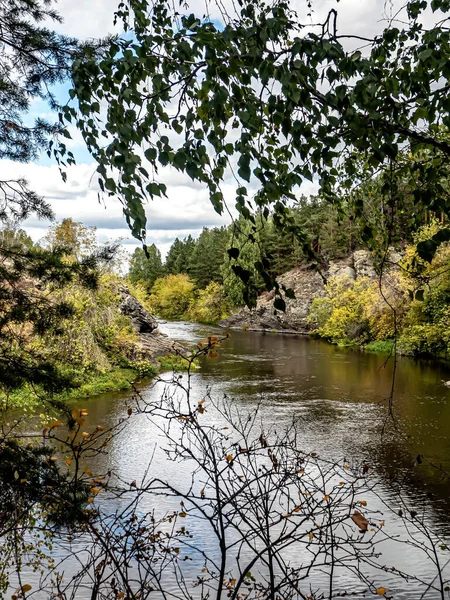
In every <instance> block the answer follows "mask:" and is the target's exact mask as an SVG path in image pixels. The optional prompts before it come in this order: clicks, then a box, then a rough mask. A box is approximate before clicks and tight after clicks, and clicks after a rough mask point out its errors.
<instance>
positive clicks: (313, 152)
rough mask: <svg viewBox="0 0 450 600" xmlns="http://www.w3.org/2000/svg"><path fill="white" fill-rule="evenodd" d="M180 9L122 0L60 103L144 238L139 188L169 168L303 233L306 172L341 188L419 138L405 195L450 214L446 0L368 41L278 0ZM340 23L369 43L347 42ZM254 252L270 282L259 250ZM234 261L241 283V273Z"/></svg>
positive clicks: (243, 211)
mask: <svg viewBox="0 0 450 600" xmlns="http://www.w3.org/2000/svg"><path fill="white" fill-rule="evenodd" d="M220 8H221V7H220V6H219V9H220ZM188 11H189V6H187V7H186V9H185V12H184V13H183V12H178V11H177V10H176V9H175V8H173V6H172V4H171V3H170V2H168V1H167V0H158V1H156V2H153V3H147V2H145V1H144V2H141V1H137V0H136V1H134V0H132V1H131V2H130V3H129V4H128V3H121V4H120V6H119V10H118V12H117V14H116V18H117V20H120V21H122V23H123V24H124V28H125V30H126V31H127V32H128V35H127V37H126V38H121V39H118V40H114V41H113V42H112V43H111V44H110V47H109V51H108V52H107V53H106V54H105V55H104V57H103V58H102V60H100V61H99V60H97V59H96V58H95V57H94V56H92V57H89V56H88V57H83V58H80V59H77V60H76V61H75V62H74V68H73V81H74V88H73V90H72V92H71V94H72V96H73V97H74V98H75V99H76V101H77V104H76V105H74V106H71V105H68V106H66V107H64V109H63V112H62V115H63V119H64V120H65V122H66V123H68V122H76V123H77V126H78V128H79V129H80V131H81V133H82V135H83V137H84V139H85V142H86V144H87V146H88V148H89V150H90V152H91V153H92V155H93V156H94V158H95V159H96V161H97V163H98V167H97V172H98V176H99V184H100V187H101V189H102V190H103V191H104V193H105V194H108V195H111V196H118V197H119V198H120V199H121V200H122V202H123V205H124V214H125V216H126V219H127V221H128V223H129V225H130V227H131V228H132V232H133V235H134V236H135V237H137V238H138V239H141V240H144V238H145V227H146V216H145V211H144V205H143V203H144V199H145V198H146V197H150V198H153V197H155V196H163V195H165V194H166V189H167V188H166V184H165V183H164V176H163V175H162V174H161V172H160V169H161V168H165V167H172V168H174V169H177V170H179V171H181V172H183V173H186V174H187V175H188V176H189V177H190V178H191V179H192V180H194V181H198V182H200V183H201V184H203V185H204V186H205V187H206V188H207V189H208V190H209V194H210V199H211V202H212V204H213V206H214V208H215V210H216V211H217V212H218V213H222V212H223V211H224V209H225V208H226V205H225V197H224V191H223V184H224V183H229V182H230V181H233V182H234V185H235V202H236V209H237V211H238V212H239V213H240V215H242V216H243V217H244V218H245V219H246V220H248V221H249V222H250V223H252V224H253V226H255V220H254V219H255V217H254V214H255V210H256V209H260V210H262V212H263V214H264V216H265V217H267V216H268V214H269V212H270V211H272V213H273V218H274V222H275V224H276V225H277V226H278V227H279V228H280V229H282V230H284V231H286V232H291V233H294V234H295V235H296V236H297V237H298V238H299V239H300V240H303V235H302V231H301V229H300V228H299V227H297V226H296V224H295V221H294V220H293V219H292V218H291V216H290V214H289V210H288V202H289V200H290V199H294V198H295V195H296V192H297V190H298V188H299V187H300V186H301V184H302V183H303V181H304V180H308V181H312V180H313V179H314V180H316V181H318V183H319V186H320V192H321V193H322V194H323V195H324V196H325V197H327V198H328V199H329V200H330V201H332V202H337V200H338V193H340V191H341V190H346V189H347V190H350V191H353V190H354V189H355V188H357V187H358V186H359V185H360V183H361V182H363V181H365V180H367V179H370V178H371V177H375V176H377V175H378V174H379V173H380V172H386V173H387V174H388V175H389V173H390V171H391V169H392V167H393V166H395V164H396V162H397V160H398V159H400V158H401V156H402V155H403V153H404V152H405V151H406V152H408V153H410V154H412V155H413V156H415V155H421V154H423V152H427V153H428V154H429V156H430V160H428V161H417V163H416V164H415V171H414V178H413V181H414V200H415V202H416V204H417V205H418V206H423V207H425V208H430V209H432V210H440V211H442V212H443V213H444V214H448V203H447V202H445V198H446V196H445V195H439V189H440V186H439V182H440V180H441V179H442V178H443V177H447V173H448V156H449V153H450V144H449V140H448V136H446V135H445V128H448V127H449V126H450V114H449V111H450V105H449V101H448V89H449V85H450V84H449V80H450V69H449V66H448V65H449V60H448V58H449V54H450V34H449V31H448V28H447V26H446V18H447V16H448V13H449V11H450V6H449V3H448V1H447V0H433V1H432V2H428V1H426V0H425V1H422V2H419V1H417V0H411V1H409V2H407V3H406V5H405V7H404V8H403V10H402V12H401V14H399V15H397V18H396V19H395V20H392V21H390V22H389V24H388V26H387V27H386V28H385V29H384V31H382V32H381V33H380V34H379V35H377V36H375V37H374V38H373V39H364V40H362V39H361V40H360V38H358V36H347V35H345V33H344V34H339V35H338V34H337V30H338V26H337V19H338V13H337V12H336V11H335V10H332V11H330V13H329V14H328V17H327V19H326V20H325V22H324V23H322V24H318V25H317V26H316V27H313V28H312V31H311V27H310V23H309V21H308V23H306V22H305V23H302V22H301V21H300V19H299V17H298V15H297V14H296V12H295V11H294V10H293V9H292V8H291V7H290V5H289V3H287V2H283V1H280V2H275V3H271V4H269V5H267V4H265V3H263V2H261V1H260V0H245V1H243V2H240V3H239V6H235V7H234V8H233V10H232V11H231V13H230V14H227V13H225V11H223V10H222V11H221V12H222V20H221V22H214V21H212V20H211V19H210V18H208V17H207V16H204V15H201V14H194V13H191V14H189V12H188ZM425 13H426V14H427V16H429V17H430V22H431V23H432V24H431V25H430V26H429V27H425V26H424V25H423V24H422V18H423V17H424V16H425ZM306 25H308V27H306ZM350 38H353V39H352V40H351V42H352V43H354V42H355V40H356V41H358V40H360V41H361V43H362V42H364V48H363V49H361V50H355V49H349V48H350V45H349V43H348V42H349V40H350ZM387 179H388V181H387V183H386V186H385V190H384V195H385V196H386V198H389V197H390V196H392V190H391V189H390V186H391V184H390V183H389V177H387ZM424 181H425V182H434V183H435V184H436V185H435V186H434V187H435V192H436V195H434V194H433V195H430V193H429V186H423V185H422V182H424ZM394 191H395V190H394ZM368 235H369V236H370V231H368ZM238 252H239V251H238V249H236V251H235V252H234V255H233V258H237V256H238ZM257 267H258V270H259V272H260V274H261V276H262V277H263V279H264V281H265V284H266V286H267V287H268V288H272V287H275V289H276V292H277V294H278V295H280V294H281V292H280V290H279V286H278V285H277V283H276V281H275V280H274V278H273V277H271V276H270V275H269V268H268V267H269V265H268V263H267V261H266V262H264V261H261V263H260V264H258V265H257ZM238 274H239V276H240V277H241V278H242V279H243V280H244V281H245V282H246V283H248V280H249V276H250V275H249V273H247V272H245V270H244V271H242V270H239V269H238ZM279 300H280V302H279V304H281V300H282V299H281V298H279Z"/></svg>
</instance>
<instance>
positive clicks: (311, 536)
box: [309, 531, 314, 540]
mask: <svg viewBox="0 0 450 600" xmlns="http://www.w3.org/2000/svg"><path fill="white" fill-rule="evenodd" d="M313 537H314V534H313V532H312V531H311V532H310V533H309V539H310V540H312V539H313Z"/></svg>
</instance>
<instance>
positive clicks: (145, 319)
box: [119, 285, 158, 333]
mask: <svg viewBox="0 0 450 600" xmlns="http://www.w3.org/2000/svg"><path fill="white" fill-rule="evenodd" d="M119 294H120V305H119V310H120V312H121V313H122V314H124V315H126V316H127V317H130V319H131V323H132V325H133V327H134V329H135V330H136V331H137V332H138V333H151V332H152V331H154V330H155V329H157V328H158V322H157V321H156V318H155V317H154V316H153V315H152V314H150V313H149V312H148V310H146V309H145V308H144V307H143V306H142V304H141V303H140V302H139V300H137V298H135V297H134V296H133V295H132V294H130V291H129V289H128V288H127V287H126V286H125V285H124V286H121V288H120V289H119Z"/></svg>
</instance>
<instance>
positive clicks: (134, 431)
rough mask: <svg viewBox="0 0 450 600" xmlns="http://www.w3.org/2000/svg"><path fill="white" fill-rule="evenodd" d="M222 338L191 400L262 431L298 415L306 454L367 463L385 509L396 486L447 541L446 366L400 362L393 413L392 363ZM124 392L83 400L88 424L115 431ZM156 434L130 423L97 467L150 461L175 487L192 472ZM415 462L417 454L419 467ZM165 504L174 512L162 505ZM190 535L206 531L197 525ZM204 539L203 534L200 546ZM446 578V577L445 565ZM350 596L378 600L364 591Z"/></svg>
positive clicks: (449, 437)
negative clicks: (251, 418) (255, 423)
mask: <svg viewBox="0 0 450 600" xmlns="http://www.w3.org/2000/svg"><path fill="white" fill-rule="evenodd" d="M160 329H161V331H162V332H164V333H166V334H167V335H169V336H170V337H171V338H173V339H175V340H177V341H179V342H181V343H182V344H185V345H191V344H194V343H196V342H197V341H198V340H201V339H203V338H204V337H206V336H209V335H222V334H223V330H219V329H218V328H215V327H212V326H205V325H199V324H195V323H185V322H177V323H165V324H161V326H160ZM230 333H231V338H230V339H228V340H226V341H225V342H224V343H223V344H222V347H221V348H220V350H219V353H218V356H217V357H216V358H203V359H201V360H200V368H199V369H198V370H197V371H195V372H194V373H193V374H192V377H191V385H192V390H193V394H194V395H196V396H197V397H198V398H201V397H202V395H203V394H204V393H205V390H206V389H210V394H211V396H212V397H214V398H220V397H222V396H223V395H226V396H227V397H229V398H231V399H232V401H233V403H234V404H235V406H237V407H239V408H241V409H242V410H243V411H244V412H247V413H248V412H250V413H251V412H252V411H253V410H255V409H256V407H258V409H259V411H260V414H261V419H262V422H264V423H266V424H267V426H269V425H276V426H277V427H280V428H281V427H282V426H283V424H286V425H287V424H289V423H290V422H291V421H292V419H293V418H295V419H297V420H298V422H299V427H300V438H301V445H302V449H304V450H306V451H308V452H317V453H318V454H319V455H320V456H324V457H326V458H331V459H333V460H341V459H342V460H345V461H346V462H348V464H351V465H361V464H363V463H365V464H368V465H370V469H371V472H372V473H374V475H376V477H378V478H379V479H380V481H381V483H380V487H379V489H378V494H379V495H380V496H381V497H382V498H383V501H384V502H385V503H387V504H389V503H392V509H393V511H394V513H393V514H394V516H395V513H396V512H397V509H398V507H400V505H401V504H400V499H399V497H398V496H396V495H395V494H394V493H393V491H392V489H393V488H392V482H393V481H395V482H396V483H398V484H399V486H400V487H401V490H402V492H401V493H402V497H401V502H402V503H404V504H406V505H407V506H409V507H414V509H415V510H417V511H419V512H420V514H421V516H422V517H423V518H424V519H425V520H426V522H427V523H428V524H429V526H430V527H431V528H432V529H433V530H435V531H438V532H439V534H440V535H442V537H443V538H446V539H450V519H449V515H450V484H449V479H448V477H446V476H445V474H444V473H443V472H444V471H446V470H447V471H448V472H450V389H447V388H446V387H445V386H444V384H443V381H447V380H450V366H449V364H446V363H444V362H439V361H420V362H419V361H414V360H412V359H409V358H399V360H398V365H397V372H396V377H395V388H394V400H393V406H392V413H393V415H389V413H388V405H387V398H388V397H389V394H390V391H391V386H392V368H393V365H392V360H388V361H386V357H384V356H380V355H375V354H369V353H362V352H358V351H354V350H345V349H342V348H337V347H335V346H331V345H329V344H327V343H325V342H322V341H319V340H314V339H310V338H307V337H303V336H294V335H279V334H272V333H256V332H249V331H231V332H230ZM162 389H163V387H162V384H158V385H156V386H155V385H149V386H145V385H144V386H142V387H141V394H142V396H143V398H147V399H151V398H152V396H155V395H158V394H161V391H162ZM129 396H130V394H126V393H116V394H105V395H103V396H99V397H96V398H92V399H89V400H86V401H83V406H85V407H86V409H87V410H88V412H89V423H91V424H95V423H101V424H102V425H103V426H105V427H108V426H113V425H114V424H115V423H117V421H118V420H120V419H121V418H123V417H124V416H125V415H126V411H127V407H128V406H129ZM158 439H159V438H158V431H157V430H156V428H155V426H154V424H153V423H152V421H151V419H147V418H145V419H138V420H137V421H136V423H135V424H134V425H133V426H132V427H129V428H128V429H127V430H126V431H125V433H124V434H123V436H118V437H117V438H115V439H113V441H112V444H111V447H110V450H109V453H108V455H107V456H102V457H100V458H98V464H97V465H94V466H95V467H96V468H98V469H101V470H108V469H111V470H113V471H114V472H116V473H118V475H119V476H120V477H122V478H123V479H124V480H125V481H133V480H138V481H139V480H140V478H141V477H142V476H143V474H144V472H145V470H146V468H147V466H148V464H149V461H152V465H151V471H152V474H155V473H161V474H164V475H166V476H168V477H169V479H170V478H172V479H173V481H177V482H179V481H182V480H184V479H189V476H190V475H189V473H182V472H179V471H177V466H176V465H174V464H173V463H169V462H168V461H167V459H166V458H165V455H164V454H162V453H158V452H157V451H156V450H155V449H156V448H157V447H158V445H159V442H158ZM418 455H421V456H422V457H423V458H422V459H421V460H420V464H418V463H417V457H418ZM383 481H385V482H386V483H385V484H384V483H383ZM143 508H145V509H151V508H153V507H152V506H151V505H150V504H149V505H148V506H144V507H143ZM164 508H170V503H169V504H167V506H166V505H164ZM398 521H399V522H396V521H395V518H393V517H391V523H392V527H393V528H394V529H393V532H394V534H398V535H401V531H400V528H401V526H402V523H400V519H398ZM196 535H197V536H199V537H201V536H202V532H201V529H200V530H197V531H196ZM208 543H209V540H207V539H205V540H204V547H205V549H206V550H208ZM394 546H395V544H394V545H393V546H392V547H390V548H388V549H387V550H385V560H386V562H388V561H392V563H395V564H396V567H397V568H403V567H404V566H405V565H407V566H409V567H411V566H412V571H413V572H414V573H415V574H417V573H421V574H422V575H423V579H424V580H425V581H432V580H433V578H434V575H433V574H432V573H431V571H429V569H430V567H429V565H428V563H427V562H426V561H425V560H424V557H423V556H421V555H420V553H419V552H417V551H416V550H415V549H411V550H408V549H406V550H405V548H402V549H401V552H399V550H398V548H395V547H394ZM444 550H445V551H443V553H442V557H440V559H441V561H442V564H444V565H445V564H446V561H447V560H448V559H449V558H450V553H449V552H448V551H447V550H446V549H444ZM210 551H211V552H214V548H213V547H211V548H210ZM447 555H448V556H447ZM410 570H411V569H410ZM445 571H446V573H447V575H448V565H447V566H446V567H445ZM381 583H382V585H383V586H385V587H387V588H389V590H390V593H391V595H392V596H393V597H395V598H402V599H410V598H411V599H412V598H414V599H416V598H417V599H418V598H421V597H425V598H435V597H436V598H440V597H441V596H440V595H439V594H438V593H437V592H436V591H433V590H431V589H430V590H428V591H427V590H426V589H425V595H424V596H423V593H424V588H423V587H422V588H420V586H417V585H416V584H415V583H411V582H408V581H403V580H399V579H398V578H394V577H393V578H392V579H389V577H388V576H385V579H384V580H383V581H382V582H381ZM349 585H351V584H350V583H349ZM343 587H344V586H343ZM355 594H356V592H355ZM388 595H389V594H388ZM357 597H376V595H375V596H373V595H372V596H371V594H370V593H369V592H367V593H365V594H361V596H357Z"/></svg>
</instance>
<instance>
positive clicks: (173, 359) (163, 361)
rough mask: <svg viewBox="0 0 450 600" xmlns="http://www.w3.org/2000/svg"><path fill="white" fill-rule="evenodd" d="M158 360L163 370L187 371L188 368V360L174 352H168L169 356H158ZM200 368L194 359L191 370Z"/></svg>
mask: <svg viewBox="0 0 450 600" xmlns="http://www.w3.org/2000/svg"><path fill="white" fill-rule="evenodd" d="M158 362H159V364H160V365H161V372H167V371H187V370H188V365H189V363H188V361H187V360H185V359H184V358H181V356H175V355H173V354H168V355H167V356H161V357H160V358H158ZM195 369H198V364H197V362H196V361H194V362H193V363H192V365H191V370H195Z"/></svg>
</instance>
